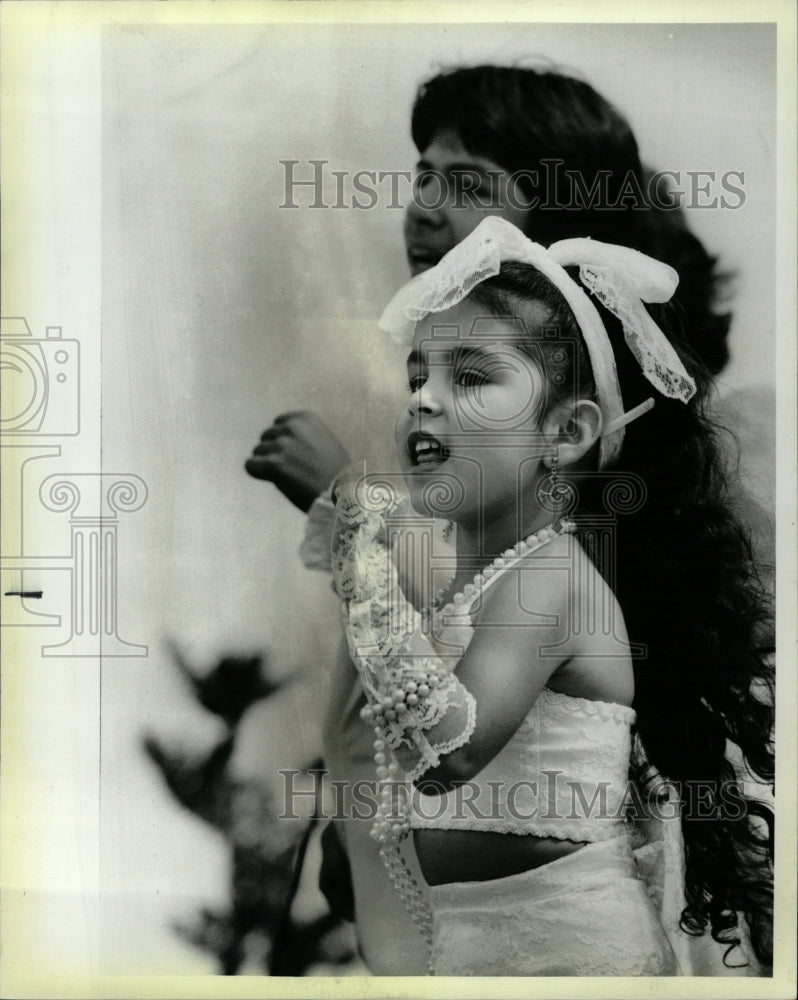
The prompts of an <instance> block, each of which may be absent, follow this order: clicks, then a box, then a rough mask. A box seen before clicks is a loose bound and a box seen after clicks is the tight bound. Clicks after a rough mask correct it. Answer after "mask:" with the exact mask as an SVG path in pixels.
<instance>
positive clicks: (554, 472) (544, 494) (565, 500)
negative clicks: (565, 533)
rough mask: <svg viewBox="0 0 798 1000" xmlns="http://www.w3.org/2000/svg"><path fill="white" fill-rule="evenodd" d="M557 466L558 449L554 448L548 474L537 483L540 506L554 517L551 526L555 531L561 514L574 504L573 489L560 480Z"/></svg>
mask: <svg viewBox="0 0 798 1000" xmlns="http://www.w3.org/2000/svg"><path fill="white" fill-rule="evenodd" d="M559 465H560V454H559V448H555V449H554V451H553V452H552V456H551V461H550V463H549V473H548V475H546V476H544V477H543V478H542V479H541V480H540V481H539V483H538V487H537V494H538V500H539V501H540V505H541V507H543V509H544V510H547V511H549V512H550V513H552V514H553V515H554V524H553V526H554V528H555V529H556V530H559V529H560V526H561V518H562V516H563V514H566V513H567V512H568V511H569V510H570V509H571V508H572V507H573V506H574V505H575V502H576V490H575V487H574V486H573V485H572V484H571V483H568V482H563V480H561V479H560V473H559Z"/></svg>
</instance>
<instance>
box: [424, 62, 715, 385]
mask: <svg viewBox="0 0 798 1000" xmlns="http://www.w3.org/2000/svg"><path fill="white" fill-rule="evenodd" d="M411 132H412V136H413V142H414V143H415V145H416V148H417V149H418V150H419V152H420V153H423V152H424V151H425V150H426V149H427V147H428V146H429V145H430V143H431V142H432V141H433V140H434V139H435V138H436V137H438V136H440V135H442V134H443V133H446V132H451V133H453V134H454V135H456V136H457V138H458V139H459V140H460V142H461V143H462V144H463V146H464V147H465V148H466V149H467V150H468V151H469V152H470V153H471V154H472V155H475V156H485V157H487V158H489V159H491V160H493V161H494V162H495V163H497V164H499V165H500V166H501V167H503V168H504V169H505V170H506V171H508V172H509V173H511V174H512V173H516V172H523V173H524V176H525V178H526V180H525V185H524V186H525V194H526V197H528V198H537V199H538V200H539V203H540V206H541V207H540V208H538V209H534V210H533V212H532V215H531V218H530V223H529V227H528V229H529V231H528V235H529V236H530V237H532V238H533V239H534V240H536V241H537V242H538V243H542V244H544V245H546V246H548V244H549V243H552V242H554V241H555V240H560V239H566V238H568V237H571V236H592V237H593V238H594V239H599V240H605V241H606V242H609V243H620V244H622V245H624V246H630V247H634V248H635V249H637V250H642V251H643V252H644V253H647V254H650V255H651V256H652V257H655V258H656V259H657V260H664V261H665V262H666V263H668V264H670V265H671V266H672V267H674V268H675V269H676V270H677V271H678V272H679V276H680V279H681V280H680V283H679V288H678V290H677V293H676V296H675V298H674V302H675V304H676V305H677V306H678V307H679V309H680V310H681V312H682V313H683V314H684V316H685V317H686V328H687V330H688V334H689V338H690V343H691V345H692V348H693V350H694V352H695V353H696V354H698V355H699V357H700V358H701V360H702V361H703V363H704V365H705V366H706V367H707V369H708V370H709V371H710V372H711V373H712V374H717V373H718V372H719V371H721V369H722V368H723V367H724V366H725V364H726V362H727V361H728V359H729V351H728V347H727V343H726V342H727V336H728V332H729V325H730V322H731V317H730V316H729V315H728V314H719V313H717V312H716V311H715V303H716V299H717V297H718V294H719V292H720V290H721V287H722V285H723V284H724V282H725V281H726V278H727V277H728V276H727V275H723V274H719V273H718V270H717V259H716V258H715V257H713V256H711V255H710V254H708V253H707V251H706V250H705V249H704V247H703V245H702V244H701V242H700V240H698V239H697V237H696V236H694V235H693V233H691V232H690V230H689V228H688V226H687V223H686V221H685V218H684V214H683V213H682V211H681V209H680V208H679V206H678V204H677V203H676V201H675V200H674V198H673V197H672V196H671V195H670V194H669V193H668V192H667V191H666V190H664V188H663V185H662V184H661V183H660V184H653V187H654V188H655V190H653V191H652V190H651V189H652V174H651V172H650V171H648V170H647V169H646V168H644V167H643V165H642V164H641V162H640V155H639V153H638V149H637V142H636V141H635V137H634V134H633V133H632V130H631V128H630V126H629V123H628V122H627V121H626V119H625V118H624V117H623V115H621V113H620V112H619V111H618V110H617V109H616V108H614V107H613V106H612V105H611V104H610V103H609V102H608V101H606V100H605V99H604V98H603V97H602V96H601V95H600V94H599V93H597V92H596V91H595V90H594V89H593V87H591V86H590V84H588V83H585V82H584V81H582V80H577V79H575V78H573V77H570V76H567V75H565V74H563V73H560V72H554V71H553V70H537V69H532V68H526V67H517V66H469V67H461V68H457V69H453V70H449V71H446V72H443V73H440V74H438V75H437V76H434V77H432V79H430V80H428V81H427V82H426V83H423V84H422V85H421V86H420V87H419V90H418V93H417V95H416V100H415V104H414V106H413V112H412V118H411ZM547 162H548V164H549V167H548V168H547V167H546V163H547ZM555 162H559V166H558V167H556V168H555V167H554V164H555ZM535 173H536V174H537V177H535V176H534V175H535ZM554 173H557V174H558V176H560V178H565V177H566V176H568V177H578V178H579V179H580V181H581V184H580V190H581V191H582V192H590V191H591V190H592V189H593V188H594V186H596V190H598V191H600V192H601V195H600V198H599V201H598V202H597V203H595V204H594V203H593V202H591V200H590V199H589V198H587V197H585V196H584V195H580V196H576V197H574V190H573V188H572V187H571V185H569V184H566V183H565V182H564V181H563V182H562V183H559V184H558V185H557V187H556V189H555V187H554V186H553V183H552V181H551V178H552V177H553V176H554ZM580 206H581V207H580Z"/></svg>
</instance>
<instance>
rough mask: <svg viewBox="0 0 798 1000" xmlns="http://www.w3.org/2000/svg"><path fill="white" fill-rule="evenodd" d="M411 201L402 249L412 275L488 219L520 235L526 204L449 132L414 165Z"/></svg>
mask: <svg viewBox="0 0 798 1000" xmlns="http://www.w3.org/2000/svg"><path fill="white" fill-rule="evenodd" d="M418 171H419V173H418V178H417V182H416V183H417V187H416V198H415V200H414V201H412V202H411V203H410V205H409V207H408V209H407V213H406V215H405V246H406V249H407V260H408V263H409V264H410V270H411V272H412V273H413V274H414V275H415V274H418V273H419V272H421V271H426V270H427V268H430V267H432V266H433V265H435V264H437V263H438V261H439V260H440V259H441V257H443V256H444V254H447V253H448V252H449V251H450V250H451V249H452V247H455V246H456V245H457V244H458V243H460V242H461V241H462V240H463V239H465V237H466V236H468V234H469V233H471V232H473V230H474V229H476V227H477V226H478V225H479V223H480V222H481V221H482V220H483V219H484V218H485V217H486V216H488V215H499V216H501V217H502V218H504V219H507V220H508V222H512V223H513V225H514V226H517V227H518V228H519V229H520V230H521V231H522V232H526V227H527V223H528V222H529V216H530V214H531V213H530V210H529V209H528V208H525V207H524V206H525V205H526V203H527V202H528V198H526V197H525V196H524V195H523V192H522V191H521V190H520V189H519V188H518V184H517V182H516V181H514V180H513V179H512V178H511V176H510V174H509V173H508V172H507V171H506V170H505V169H504V168H503V167H501V166H499V164H498V163H495V162H494V161H493V160H490V159H488V158H487V157H484V156H475V155H474V154H473V153H469V152H468V151H467V150H466V149H465V148H464V146H463V144H462V143H461V142H460V140H459V139H458V138H457V136H456V135H454V134H453V133H451V132H444V133H442V134H441V135H439V136H436V138H435V139H433V141H432V142H431V143H430V144H429V146H428V147H427V148H426V149H425V150H424V152H423V153H422V155H421V159H420V160H419V163H418Z"/></svg>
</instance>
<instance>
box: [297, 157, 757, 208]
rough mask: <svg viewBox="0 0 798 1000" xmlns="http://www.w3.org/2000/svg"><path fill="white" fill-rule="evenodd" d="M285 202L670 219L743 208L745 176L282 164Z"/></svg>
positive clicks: (543, 166)
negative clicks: (651, 212) (657, 214)
mask: <svg viewBox="0 0 798 1000" xmlns="http://www.w3.org/2000/svg"><path fill="white" fill-rule="evenodd" d="M278 164H279V166H280V168H281V171H282V189H283V199H282V201H281V202H280V204H279V205H278V208H288V209H298V208H312V209H321V208H327V209H347V208H348V209H357V210H360V211H368V210H371V209H374V208H377V207H380V208H387V209H391V210H397V209H398V210H401V211H404V210H405V209H407V208H408V207H409V206H410V205H411V204H412V205H416V206H417V207H419V208H422V209H426V210H428V211H435V210H436V209H440V208H443V207H444V206H446V207H447V208H449V209H453V210H455V211H466V210H473V209H479V210H482V211H494V212H501V211H503V210H505V209H506V208H511V209H515V210H517V211H529V210H534V211H543V212H545V211H563V210H564V211H574V212H584V211H607V212H612V211H628V210H629V209H632V210H640V211H644V210H646V209H649V208H657V209H662V210H665V211H678V210H681V209H701V208H703V209H718V208H721V209H731V210H736V209H739V208H742V207H743V206H744V205H745V203H746V199H747V195H746V177H745V171H743V170H723V171H720V170H657V171H654V172H652V173H650V174H647V175H646V176H645V177H643V178H642V179H641V177H640V176H639V175H638V174H636V173H634V172H632V171H629V172H628V173H626V174H625V175H624V176H623V177H621V178H620V179H619V178H616V177H613V175H612V172H611V171H610V170H598V171H596V173H595V174H593V175H592V176H591V177H589V178H587V177H585V176H584V175H583V173H582V172H581V171H579V170H573V169H570V168H567V167H565V166H564V161H563V160H560V159H542V160H541V161H540V167H539V168H538V169H536V170H517V171H514V172H513V173H511V174H509V175H508V174H506V173H505V172H504V171H500V170H487V169H486V170H483V169H476V168H473V169H472V168H470V167H469V168H467V169H456V170H450V171H446V172H441V171H438V170H432V169H429V170H422V171H420V172H414V171H411V170H365V169H363V170H336V169H334V168H333V167H332V166H331V165H330V161H329V160H324V159H311V160H296V159H285V160H279V161H278Z"/></svg>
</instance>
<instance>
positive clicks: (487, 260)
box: [380, 216, 696, 467]
mask: <svg viewBox="0 0 798 1000" xmlns="http://www.w3.org/2000/svg"><path fill="white" fill-rule="evenodd" d="M509 261H517V262H519V263H523V264H531V265H532V266H534V267H535V268H537V270H538V271H540V272H541V274H543V275H544V277H546V278H548V279H549V281H551V282H552V284H553V285H555V286H556V287H557V288H558V289H559V290H560V292H561V293H562V295H563V297H564V298H565V300H566V302H567V303H568V305H569V306H570V308H571V311H572V312H573V314H574V317H575V319H576V322H577V324H578V325H579V329H580V330H581V332H582V336H583V339H584V342H585V346H586V348H587V352H588V356H589V358H590V364H591V368H592V370H593V378H594V380H595V383H596V396H597V399H598V404H599V408H600V409H601V414H602V418H603V421H602V432H601V448H600V453H599V464H600V465H601V466H602V467H603V466H606V465H607V464H608V463H609V462H611V461H612V460H613V459H615V458H616V457H617V455H618V453H619V452H620V449H621V444H622V442H623V435H624V427H625V426H626V424H628V423H629V422H630V421H632V420H634V419H635V418H636V417H639V416H641V414H643V413H645V412H646V411H647V410H649V409H651V407H652V406H653V405H654V402H653V400H652V399H649V400H646V402H645V403H642V404H641V405H640V406H637V407H635V408H634V409H633V410H630V411H629V412H627V413H625V412H624V408H623V399H622V397H621V390H620V385H619V384H618V372H617V369H616V366H615V356H614V354H613V351H612V346H611V344H610V340H609V337H608V336H607V331H606V330H605V328H604V324H603V323H602V321H601V317H600V315H599V313H598V311H597V309H596V307H595V306H594V305H593V303H592V302H591V300H590V298H589V297H588V296H587V294H586V293H585V291H584V289H583V288H582V287H581V285H580V284H578V283H577V282H575V281H574V280H573V279H572V278H571V277H570V276H569V275H568V273H567V271H565V268H566V267H568V266H578V267H579V280H580V281H581V283H582V285H584V286H585V288H587V289H588V290H589V291H590V292H592V293H593V295H595V297H596V298H597V299H598V300H599V301H600V302H601V303H602V304H603V305H604V306H605V307H606V308H607V309H608V310H609V311H610V312H611V313H613V314H614V315H615V316H617V318H618V319H619V320H620V322H621V325H622V327H623V331H624V335H625V337H626V342H627V344H628V345H629V348H630V350H631V351H632V354H633V355H634V357H635V359H636V361H637V363H638V364H639V365H640V368H641V370H642V372H643V374H644V375H645V377H646V378H647V379H648V381H649V382H651V384H652V385H653V386H654V387H655V388H656V389H657V390H658V391H659V392H660V393H662V395H663V396H669V397H670V398H672V399H681V400H682V401H683V402H685V403H686V402H687V401H688V400H689V399H690V398H691V397H692V395H693V394H694V393H695V391H696V386H695V382H694V381H693V379H692V378H691V377H690V376H689V375H688V374H687V372H686V370H685V368H684V365H683V364H682V362H681V360H680V359H679V356H678V354H677V353H676V351H675V350H674V348H673V347H672V346H671V344H670V343H669V342H668V339H667V337H666V336H665V334H664V333H663V332H662V330H660V328H659V327H658V326H657V324H656V323H655V322H654V321H653V319H652V318H651V316H650V315H649V314H648V312H647V311H646V308H645V306H644V305H643V303H644V302H667V301H669V299H670V298H671V296H672V295H673V293H674V291H675V290H676V286H677V284H678V282H679V276H678V275H677V273H676V271H674V270H673V268H672V267H669V266H668V265H667V264H663V263H662V262H660V261H658V260H654V259H653V258H652V257H648V256H646V255H645V254H643V253H639V252H638V251H637V250H632V249H630V248H629V247H622V246H616V245H614V244H611V243H600V242H599V241H598V240H591V239H569V240H560V241H559V242H558V243H554V244H552V245H551V246H550V247H549V248H548V249H546V248H545V247H543V246H541V245H540V244H539V243H534V242H533V241H532V240H530V239H528V238H527V237H526V236H524V234H523V233H522V232H521V231H520V230H519V229H517V228H516V227H515V226H514V225H512V223H510V222H507V220H506V219H502V218H500V217H499V216H488V218H486V219H484V220H483V221H482V222H481V223H480V224H479V225H478V226H477V228H476V229H475V230H474V231H473V232H472V233H471V234H470V235H469V236H467V237H466V238H465V239H464V240H463V241H462V243H459V244H458V245H457V246H456V247H454V249H452V250H450V251H449V253H448V254H446V256H445V257H444V258H443V259H442V260H441V261H440V262H439V263H438V264H437V265H436V266H435V267H433V268H431V269H430V270H428V271H424V272H423V273H422V274H419V275H417V276H416V277H415V278H413V280H412V281H410V282H409V283H408V284H407V285H405V286H404V287H403V288H401V289H400V290H399V291H398V292H397V293H396V295H395V296H394V297H393V299H391V301H390V302H389V303H388V305H387V307H386V309H385V311H384V313H383V315H382V318H381V319H380V328H381V329H382V330H384V331H385V332H386V333H389V334H390V335H391V336H392V337H393V338H394V339H395V340H397V341H399V342H400V343H403V344H409V343H411V342H412V339H413V334H414V332H415V325H416V323H418V322H419V321H420V320H422V319H424V317H425V316H428V315H429V314H430V313H437V312H443V311H444V310H446V309H449V308H451V307H452V306H455V305H457V303H458V302H461V301H462V300H463V299H464V298H465V297H466V296H467V295H468V294H469V293H470V292H471V291H472V290H473V288H474V287H475V286H476V285H478V284H479V283H480V282H482V281H485V280H486V279H488V278H491V277H493V276H494V275H496V274H498V273H499V269H500V267H501V265H502V263H506V262H509Z"/></svg>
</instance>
